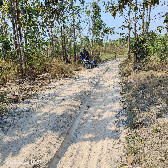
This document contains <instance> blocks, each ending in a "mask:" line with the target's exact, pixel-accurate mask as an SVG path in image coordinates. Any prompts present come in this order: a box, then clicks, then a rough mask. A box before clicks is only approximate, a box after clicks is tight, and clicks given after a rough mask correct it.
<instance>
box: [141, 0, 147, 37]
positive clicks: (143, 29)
mask: <svg viewBox="0 0 168 168" xmlns="http://www.w3.org/2000/svg"><path fill="white" fill-rule="evenodd" d="M145 1H146V0H143V12H142V36H144V31H145V28H144V16H145Z"/></svg>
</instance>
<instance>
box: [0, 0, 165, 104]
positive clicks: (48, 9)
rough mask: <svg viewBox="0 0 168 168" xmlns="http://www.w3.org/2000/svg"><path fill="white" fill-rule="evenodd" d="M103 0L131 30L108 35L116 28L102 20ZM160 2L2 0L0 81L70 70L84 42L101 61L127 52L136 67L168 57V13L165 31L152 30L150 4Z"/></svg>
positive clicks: (59, 74)
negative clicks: (118, 34)
mask: <svg viewBox="0 0 168 168" xmlns="http://www.w3.org/2000/svg"><path fill="white" fill-rule="evenodd" d="M100 3H103V6H104V9H105V12H109V13H111V15H112V16H113V17H114V18H115V17H116V16H117V15H120V16H122V17H124V19H125V23H124V24H123V25H121V29H127V30H128V33H127V34H120V35H121V38H119V39H117V40H110V39H108V36H109V35H113V34H115V33H116V30H115V28H114V27H107V25H106V24H105V23H104V21H103V20H102V18H101V11H102V9H101V7H100V6H101V5H100ZM164 3H166V1H165V2H164ZM157 5H159V0H141V1H138V0H131V1H129V0H122V1H121V0H119V1H117V2H115V1H100V0H97V1H90V2H87V1H84V0H70V1H68V0H62V1H59V0H45V1H41V0H29V1H27V0H0V10H1V13H0V15H1V20H0V26H1V29H0V42H1V43H0V86H4V85H5V84H6V83H7V82H9V81H10V82H11V81H13V80H16V79H30V80H34V79H35V78H37V77H38V75H41V74H44V73H48V74H50V75H48V76H51V78H55V77H68V76H71V74H72V73H73V70H74V68H76V67H78V66H79V64H78V56H79V52H80V50H82V48H84V47H85V48H87V49H88V50H89V53H90V55H91V58H93V59H95V60H96V61H98V62H100V61H101V59H102V60H106V59H108V58H109V57H111V58H112V57H113V56H114V57H116V56H118V55H123V56H126V55H125V54H126V53H127V58H128V59H129V62H130V63H132V64H131V66H132V68H133V69H134V70H136V69H140V68H141V69H144V70H147V67H146V65H147V64H148V63H150V64H151V62H162V63H166V61H167V56H168V50H167V49H168V13H165V14H164V15H163V17H164V18H165V19H164V23H165V27H163V26H159V27H158V31H159V32H161V31H162V29H166V30H167V33H166V34H160V33H156V32H155V31H152V30H151V31H149V26H150V21H151V17H150V15H151V10H152V7H154V6H157ZM160 5H161V4H160ZM86 29H87V30H88V33H87V35H86V34H84V33H83V31H84V30H86ZM131 34H133V36H131ZM128 71H129V69H128ZM130 72H131V71H130ZM3 101H4V94H3V93H1V103H2V102H3Z"/></svg>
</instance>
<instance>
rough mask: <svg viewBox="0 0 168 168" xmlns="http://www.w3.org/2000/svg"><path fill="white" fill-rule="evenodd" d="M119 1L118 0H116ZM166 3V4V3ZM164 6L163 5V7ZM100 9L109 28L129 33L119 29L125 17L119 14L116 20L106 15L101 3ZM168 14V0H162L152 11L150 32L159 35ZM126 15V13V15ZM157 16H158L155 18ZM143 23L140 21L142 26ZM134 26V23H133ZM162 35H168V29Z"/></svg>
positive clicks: (111, 36) (91, 0)
mask: <svg viewBox="0 0 168 168" xmlns="http://www.w3.org/2000/svg"><path fill="white" fill-rule="evenodd" d="M93 1H94V0H85V2H86V3H88V2H93ZM105 1H106V2H107V0H105ZM115 1H117V0H115ZM164 1H165V3H164ZM140 2H142V0H140V1H138V3H140ZM162 4H163V5H162ZM100 7H101V9H102V12H101V15H102V20H103V21H104V22H105V23H106V25H107V26H108V27H115V31H117V32H118V33H128V30H127V29H125V30H123V31H122V30H121V29H119V27H120V26H121V25H123V24H124V23H123V22H124V17H122V16H119V14H117V16H116V18H115V19H114V18H113V17H112V16H111V14H110V13H105V12H104V6H103V4H102V3H100ZM166 12H168V1H167V0H160V3H159V5H156V6H155V7H154V8H152V10H151V23H150V27H149V30H153V31H156V32H157V33H159V32H158V31H157V27H158V26H164V27H165V26H166V24H165V23H164V24H163V22H164V17H161V16H164V15H165V13H166ZM158 13H160V15H159V14H158ZM125 14H126V13H125ZM155 15H156V16H155ZM141 23H142V21H141V20H140V24H141ZM132 26H133V23H132ZM84 33H87V30H86V29H85V31H84ZM161 33H162V34H165V33H166V29H164V30H163V31H162V32H161ZM117 38H120V35H119V34H113V35H110V36H109V39H112V40H114V39H117Z"/></svg>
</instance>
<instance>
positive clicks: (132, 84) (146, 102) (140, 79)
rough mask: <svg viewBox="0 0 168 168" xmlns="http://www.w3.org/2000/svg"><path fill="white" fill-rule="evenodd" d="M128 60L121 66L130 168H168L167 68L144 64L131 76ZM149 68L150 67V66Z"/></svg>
mask: <svg viewBox="0 0 168 168" xmlns="http://www.w3.org/2000/svg"><path fill="white" fill-rule="evenodd" d="M132 65H133V64H132V63H128V60H126V61H125V62H123V64H122V65H121V70H122V71H121V75H122V78H123V83H122V84H123V92H124V97H125V109H126V113H127V122H126V123H127V126H128V127H129V134H128V137H127V140H128V144H127V154H128V156H131V157H133V163H132V166H133V167H137V166H140V167H141V168H146V167H148V168H150V167H151V168H152V167H155V168H157V167H158V168H160V167H168V158H167V156H168V148H167V140H168V127H167V125H168V118H167V117H168V71H166V64H165V63H164V64H159V63H154V64H153V65H154V66H152V63H150V64H147V67H148V70H145V71H142V70H139V71H136V72H133V68H132V67H133V66H132ZM149 65H150V66H149Z"/></svg>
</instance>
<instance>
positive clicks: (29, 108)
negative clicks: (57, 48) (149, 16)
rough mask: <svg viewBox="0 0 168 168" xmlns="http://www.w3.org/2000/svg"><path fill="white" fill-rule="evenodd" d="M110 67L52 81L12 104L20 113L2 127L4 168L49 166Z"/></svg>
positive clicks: (0, 161)
mask: <svg viewBox="0 0 168 168" xmlns="http://www.w3.org/2000/svg"><path fill="white" fill-rule="evenodd" d="M107 68H108V65H107V64H106V63H105V64H103V65H100V67H99V68H94V69H91V70H86V71H82V72H79V73H78V76H77V77H76V78H75V79H62V80H59V81H56V82H52V83H51V84H50V85H48V86H46V90H44V91H41V92H39V93H37V95H36V96H34V97H32V98H30V99H27V100H26V101H24V102H22V103H20V104H14V105H11V107H10V110H13V111H17V112H18V113H19V115H17V116H16V117H15V118H14V122H13V124H12V125H11V126H10V127H9V128H7V129H5V131H4V130H0V168H9V167H10V168H32V167H34V168H35V167H40V168H46V167H48V163H50V162H51V160H52V158H54V156H55V154H56V153H57V151H59V149H61V148H60V146H61V144H63V142H64V141H65V140H64V139H65V137H66V135H67V131H68V130H70V128H71V127H72V125H73V123H74V122H75V120H76V118H77V117H78V115H79V114H80V111H81V110H82V108H84V107H85V105H83V104H85V102H87V101H88V100H89V99H88V96H89V95H90V93H91V92H92V90H93V89H94V88H95V86H96V84H97V82H98V80H99V79H100V76H101V74H102V73H104V71H105V70H106V69H107ZM86 104H87V103H86ZM9 119H10V118H9Z"/></svg>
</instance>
